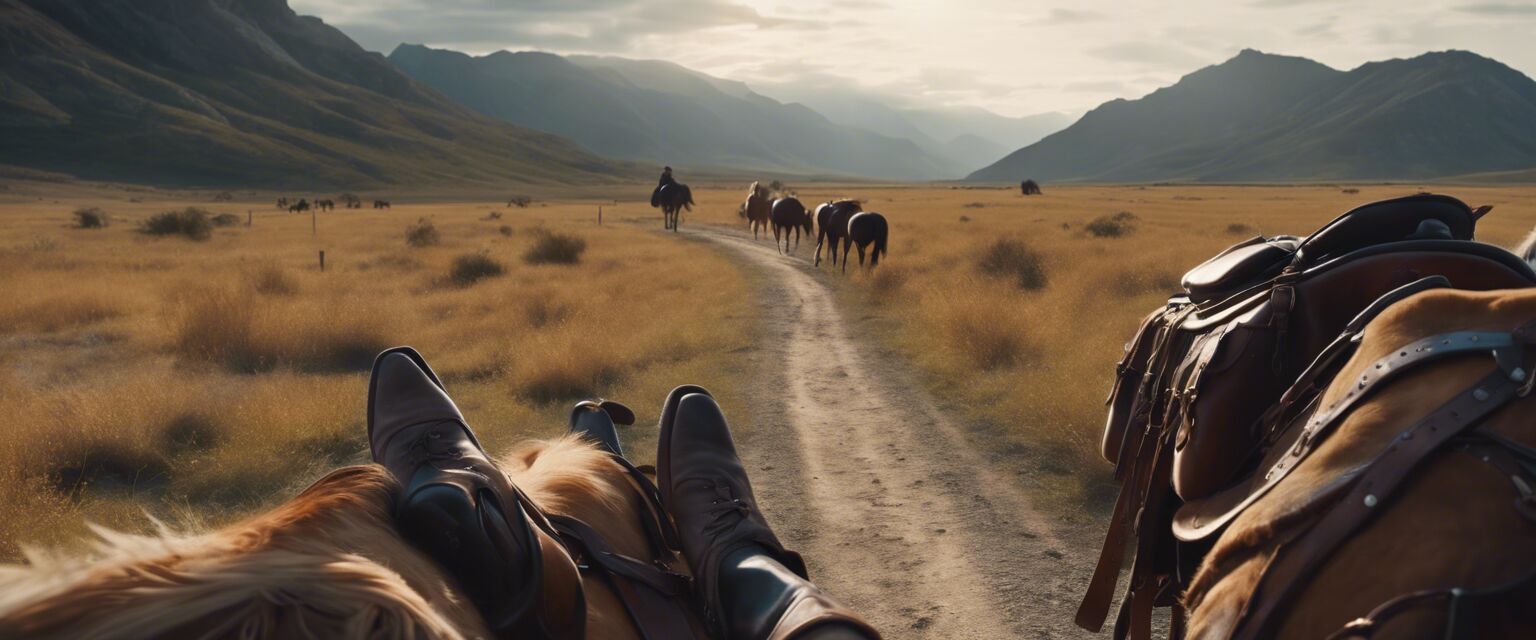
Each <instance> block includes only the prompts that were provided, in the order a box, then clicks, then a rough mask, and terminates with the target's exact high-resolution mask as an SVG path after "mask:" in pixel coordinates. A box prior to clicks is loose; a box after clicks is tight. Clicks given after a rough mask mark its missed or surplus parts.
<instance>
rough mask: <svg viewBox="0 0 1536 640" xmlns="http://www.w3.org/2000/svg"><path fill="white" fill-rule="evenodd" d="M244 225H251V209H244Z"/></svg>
mask: <svg viewBox="0 0 1536 640" xmlns="http://www.w3.org/2000/svg"><path fill="white" fill-rule="evenodd" d="M245 226H246V227H250V226H251V210H250V209H246V210H245Z"/></svg>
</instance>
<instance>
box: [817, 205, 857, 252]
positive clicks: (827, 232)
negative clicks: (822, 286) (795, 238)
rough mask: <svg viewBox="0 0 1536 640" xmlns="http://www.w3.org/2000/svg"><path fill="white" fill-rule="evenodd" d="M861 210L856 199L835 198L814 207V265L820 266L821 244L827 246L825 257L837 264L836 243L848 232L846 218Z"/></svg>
mask: <svg viewBox="0 0 1536 640" xmlns="http://www.w3.org/2000/svg"><path fill="white" fill-rule="evenodd" d="M863 210H864V207H863V206H862V205H860V204H859V201H858V200H837V201H834V202H825V203H822V205H821V206H819V207H816V227H817V231H816V260H815V265H816V266H818V267H819V266H821V248H822V247H823V246H825V247H826V248H827V258H828V259H830V260H831V261H832V264H834V265H835V264H837V243H838V241H839V240H841V239H842V237H843V236H844V235H847V233H848V219H849V218H851V217H853V214H855V213H858V212H860V211H863Z"/></svg>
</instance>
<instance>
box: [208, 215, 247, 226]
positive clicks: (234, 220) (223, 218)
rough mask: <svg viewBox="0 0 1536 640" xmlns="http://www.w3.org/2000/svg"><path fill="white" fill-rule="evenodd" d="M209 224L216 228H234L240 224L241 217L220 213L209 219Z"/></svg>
mask: <svg viewBox="0 0 1536 640" xmlns="http://www.w3.org/2000/svg"><path fill="white" fill-rule="evenodd" d="M208 224H211V225H213V226H215V227H233V226H235V225H237V224H240V216H237V215H235V214H233V213H220V214H218V215H215V216H213V217H211V218H208Z"/></svg>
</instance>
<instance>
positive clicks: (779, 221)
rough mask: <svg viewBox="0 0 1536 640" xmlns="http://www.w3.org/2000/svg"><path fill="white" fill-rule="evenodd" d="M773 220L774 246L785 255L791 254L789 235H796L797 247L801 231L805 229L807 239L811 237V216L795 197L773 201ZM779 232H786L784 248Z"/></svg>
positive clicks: (771, 215)
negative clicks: (781, 244) (780, 245)
mask: <svg viewBox="0 0 1536 640" xmlns="http://www.w3.org/2000/svg"><path fill="white" fill-rule="evenodd" d="M770 218H771V219H772V220H773V244H774V246H775V247H778V248H779V250H780V251H781V252H783V253H789V252H790V250H789V233H790V232H791V231H793V232H794V233H795V247H797V248H798V247H799V246H800V229H801V228H804V229H805V237H807V238H809V237H811V214H810V213H809V212H807V211H806V210H805V205H803V204H800V200H799V199H797V198H795V197H794V196H785V197H783V198H779V199H778V200H774V201H773V211H772V213H771V214H770ZM779 231H783V232H784V246H782V247H779Z"/></svg>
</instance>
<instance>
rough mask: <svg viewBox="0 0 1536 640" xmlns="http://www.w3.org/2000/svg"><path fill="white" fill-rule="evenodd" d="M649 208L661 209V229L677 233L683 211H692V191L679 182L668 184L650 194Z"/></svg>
mask: <svg viewBox="0 0 1536 640" xmlns="http://www.w3.org/2000/svg"><path fill="white" fill-rule="evenodd" d="M651 206H652V207H659V208H660V209H661V216H662V227H663V228H666V229H671V230H673V231H677V222H678V219H679V218H681V217H682V212H683V210H684V209H687V210H689V211H692V210H693V191H691V190H689V189H688V185H686V184H683V183H681V182H669V183H667V184H664V185H661V186H659V187H656V190H655V191H653V192H652V193H651Z"/></svg>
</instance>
